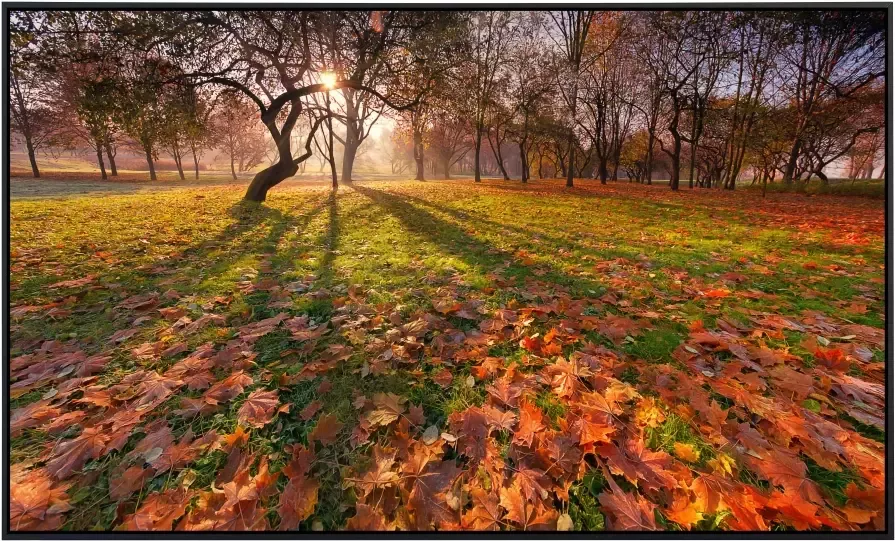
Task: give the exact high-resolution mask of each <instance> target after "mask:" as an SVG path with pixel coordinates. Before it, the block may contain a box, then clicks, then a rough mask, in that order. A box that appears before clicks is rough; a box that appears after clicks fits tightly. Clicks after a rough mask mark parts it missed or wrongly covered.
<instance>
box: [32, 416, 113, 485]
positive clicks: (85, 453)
mask: <svg viewBox="0 0 895 541" xmlns="http://www.w3.org/2000/svg"><path fill="white" fill-rule="evenodd" d="M108 441H109V435H108V434H107V433H106V432H105V431H103V430H102V429H100V428H99V427H95V426H92V427H88V428H85V429H84V431H83V432H81V435H80V436H78V437H77V438H74V439H71V440H66V441H64V442H62V443H60V444H59V445H57V446H56V448H55V450H54V452H53V455H52V458H51V459H50V461H49V462H47V471H48V472H49V473H50V475H52V476H53V477H55V478H56V479H59V480H62V479H66V478H68V477H71V475H72V474H73V473H74V472H75V471H76V470H79V469H81V467H83V466H84V464H86V463H87V461H88V460H90V459H97V458H99V457H100V456H102V454H103V451H104V450H105V448H106V443H108Z"/></svg>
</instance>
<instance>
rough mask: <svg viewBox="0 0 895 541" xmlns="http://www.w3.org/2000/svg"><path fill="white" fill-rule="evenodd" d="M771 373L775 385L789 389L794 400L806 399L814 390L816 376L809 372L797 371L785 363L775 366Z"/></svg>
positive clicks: (788, 393) (789, 393) (785, 389)
mask: <svg viewBox="0 0 895 541" xmlns="http://www.w3.org/2000/svg"><path fill="white" fill-rule="evenodd" d="M769 373H770V374H771V379H772V380H773V382H774V385H775V386H776V387H778V388H779V389H782V390H784V391H788V392H787V393H786V394H787V395H791V397H792V398H793V399H794V400H805V399H806V398H808V395H809V394H811V393H812V392H814V378H813V377H811V376H810V375H808V374H802V373H801V372H796V371H795V370H793V369H792V368H790V367H788V366H785V365H779V366H775V367H774V368H772V369H771V370H770V371H769Z"/></svg>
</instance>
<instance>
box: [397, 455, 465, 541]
mask: <svg viewBox="0 0 895 541" xmlns="http://www.w3.org/2000/svg"><path fill="white" fill-rule="evenodd" d="M460 471H461V470H460V468H458V467H457V466H455V465H454V463H453V462H452V461H444V462H440V463H437V464H436V463H434V462H430V463H429V464H427V465H426V468H425V470H423V473H422V474H421V475H419V476H417V477H415V478H414V479H413V488H412V489H411V490H410V497H409V498H408V500H407V508H408V509H409V510H410V511H413V514H414V519H415V527H416V529H418V530H426V529H429V528H430V527H431V526H432V525H433V524H435V525H437V526H441V525H445V524H456V523H457V522H459V513H457V512H456V511H455V510H454V509H452V508H451V507H450V506H448V504H447V502H446V501H445V495H446V494H447V493H448V491H449V490H450V488H451V486H452V485H453V484H454V481H455V480H456V479H457V477H458V476H459V474H460Z"/></svg>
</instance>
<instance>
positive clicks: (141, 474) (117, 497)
mask: <svg viewBox="0 0 895 541" xmlns="http://www.w3.org/2000/svg"><path fill="white" fill-rule="evenodd" d="M154 476H155V470H154V469H152V468H144V467H143V466H142V465H137V466H131V467H130V468H128V469H126V470H124V471H123V472H121V473H120V474H115V475H113V476H112V477H110V478H109V497H110V498H112V501H116V502H117V501H121V500H123V499H125V498H127V497H128V496H130V495H131V494H133V493H134V492H136V491H138V490H140V489H141V488H143V484H144V483H146V481H148V480H149V479H152V478H153V477H154Z"/></svg>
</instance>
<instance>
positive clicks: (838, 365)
mask: <svg viewBox="0 0 895 541" xmlns="http://www.w3.org/2000/svg"><path fill="white" fill-rule="evenodd" d="M814 358H815V359H817V362H818V363H819V364H821V365H823V366H826V367H827V368H830V369H832V370H836V371H837V372H845V371H847V370H848V369H849V368H851V363H850V362H849V360H848V358H847V357H846V355H845V352H844V351H842V350H841V349H839V348H830V349H825V348H817V349H816V350H814Z"/></svg>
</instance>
